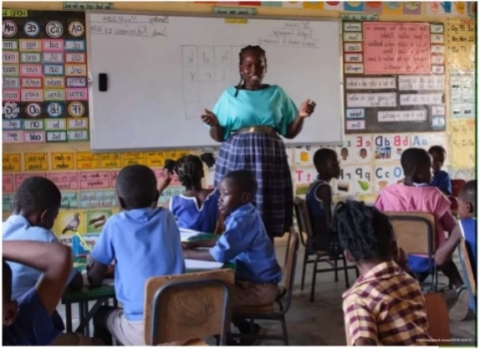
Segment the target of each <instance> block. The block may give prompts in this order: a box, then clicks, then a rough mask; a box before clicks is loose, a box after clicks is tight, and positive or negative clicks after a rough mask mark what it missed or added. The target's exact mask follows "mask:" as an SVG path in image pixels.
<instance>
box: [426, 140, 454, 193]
mask: <svg viewBox="0 0 480 350" xmlns="http://www.w3.org/2000/svg"><path fill="white" fill-rule="evenodd" d="M428 153H429V154H430V155H431V156H432V170H433V179H432V182H431V183H430V184H431V185H432V186H435V187H438V189H439V190H440V191H442V192H443V193H445V194H446V195H447V196H449V195H451V194H452V183H451V182H450V175H448V173H447V172H446V171H445V170H442V166H443V163H445V156H446V155H447V152H446V151H445V149H444V148H443V147H442V146H432V147H430V149H429V150H428Z"/></svg>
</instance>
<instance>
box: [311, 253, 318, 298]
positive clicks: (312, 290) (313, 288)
mask: <svg viewBox="0 0 480 350" xmlns="http://www.w3.org/2000/svg"><path fill="white" fill-rule="evenodd" d="M317 265H318V258H317V259H316V260H315V263H314V264H313V274H312V289H311V292H310V302H313V299H314V295H315V283H316V281H317Z"/></svg>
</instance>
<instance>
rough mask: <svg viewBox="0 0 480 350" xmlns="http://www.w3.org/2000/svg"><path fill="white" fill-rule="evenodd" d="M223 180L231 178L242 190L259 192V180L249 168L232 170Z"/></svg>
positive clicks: (252, 192)
mask: <svg viewBox="0 0 480 350" xmlns="http://www.w3.org/2000/svg"><path fill="white" fill-rule="evenodd" d="M223 180H230V181H232V182H233V183H234V186H236V187H237V188H238V189H240V191H242V192H245V193H251V194H255V193H256V192H257V180H256V179H255V176H254V175H253V173H252V172H251V171H249V170H236V171H231V172H229V173H228V174H227V175H225V176H224V177H223Z"/></svg>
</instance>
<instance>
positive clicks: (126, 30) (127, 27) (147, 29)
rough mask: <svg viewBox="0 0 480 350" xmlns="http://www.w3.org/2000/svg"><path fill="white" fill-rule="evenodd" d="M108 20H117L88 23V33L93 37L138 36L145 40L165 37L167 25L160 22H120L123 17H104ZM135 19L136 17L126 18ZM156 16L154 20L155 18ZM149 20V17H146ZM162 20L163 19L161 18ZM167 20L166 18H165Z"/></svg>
mask: <svg viewBox="0 0 480 350" xmlns="http://www.w3.org/2000/svg"><path fill="white" fill-rule="evenodd" d="M105 17H108V18H110V17H111V18H115V19H117V20H112V21H106V23H105V22H95V21H92V22H90V32H91V33H92V34H95V35H120V36H140V37H147V38H154V37H167V25H168V20H167V21H166V22H162V21H160V20H159V21H143V22H142V21H137V22H133V21H132V22H129V21H125V22H122V21H120V20H118V19H119V18H124V16H105ZM127 17H128V18H130V17H136V16H127ZM157 17H158V16H156V17H155V18H157ZM148 18H150V17H148ZM162 18H163V17H162ZM167 18H168V17H167Z"/></svg>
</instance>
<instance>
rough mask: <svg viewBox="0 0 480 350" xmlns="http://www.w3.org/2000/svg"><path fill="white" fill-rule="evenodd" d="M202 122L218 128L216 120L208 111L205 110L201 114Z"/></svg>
mask: <svg viewBox="0 0 480 350" xmlns="http://www.w3.org/2000/svg"><path fill="white" fill-rule="evenodd" d="M202 121H203V122H204V123H205V124H207V125H210V126H218V125H219V124H218V119H217V116H216V115H215V114H213V112H211V111H209V110H208V109H205V112H204V113H203V114H202Z"/></svg>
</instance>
